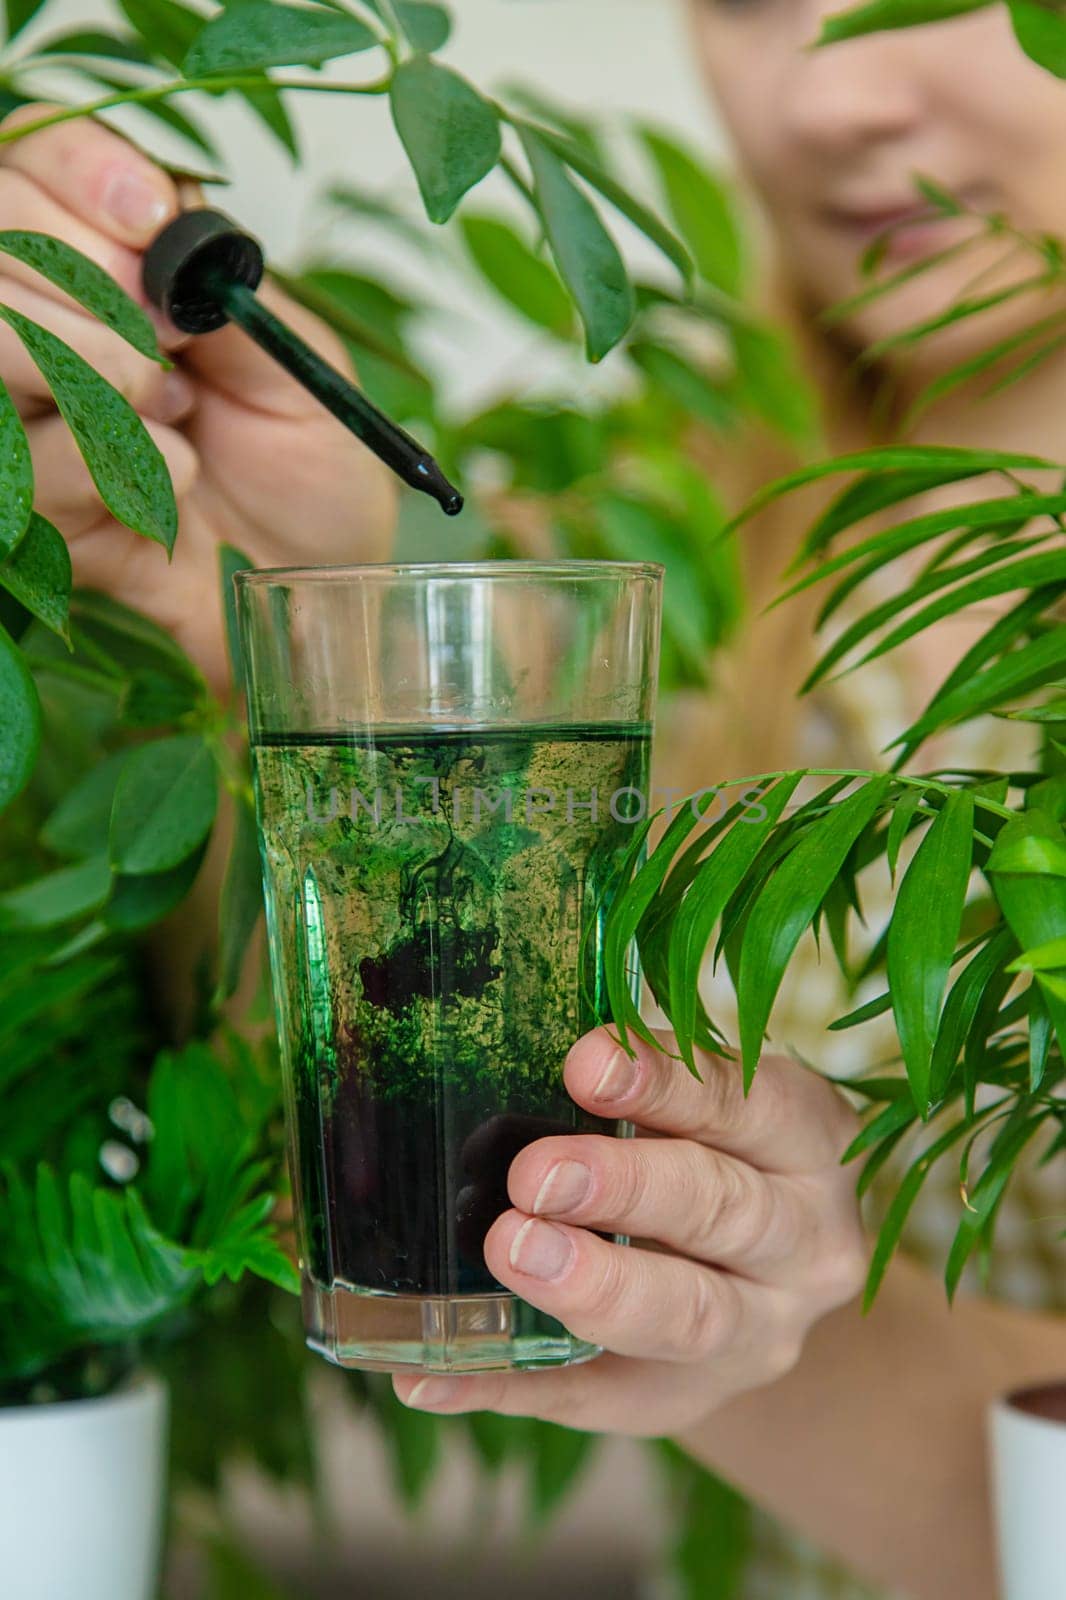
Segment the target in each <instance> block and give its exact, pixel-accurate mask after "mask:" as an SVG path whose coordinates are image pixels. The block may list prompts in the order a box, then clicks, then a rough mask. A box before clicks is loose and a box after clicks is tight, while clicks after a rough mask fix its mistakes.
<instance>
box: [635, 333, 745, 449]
mask: <svg viewBox="0 0 1066 1600" xmlns="http://www.w3.org/2000/svg"><path fill="white" fill-rule="evenodd" d="M626 354H627V355H628V356H629V359H630V360H631V361H632V362H633V363H634V364H635V365H636V366H637V367H639V368H640V370H641V372H643V373H644V375H645V377H646V378H648V379H650V380H651V382H652V383H654V384H656V385H658V387H659V388H660V389H662V390H663V391H664V393H665V394H666V395H667V396H669V398H670V399H672V400H675V401H676V402H677V404H678V405H680V406H682V407H683V408H684V410H686V411H688V412H691V414H692V416H694V417H699V419H700V420H701V421H702V422H706V423H707V424H708V425H709V426H710V427H712V428H717V429H718V430H719V431H720V432H725V431H727V430H728V429H730V428H732V427H734V426H735V425H736V422H737V407H736V404H735V402H734V401H733V400H732V398H731V397H730V395H729V394H728V392H727V391H726V390H725V389H724V388H723V387H722V385H721V384H720V383H718V382H715V381H714V379H712V378H711V377H710V375H709V374H708V373H706V372H701V371H700V369H699V368H698V367H695V366H693V364H692V362H691V361H689V360H687V359H686V358H685V357H684V356H683V355H681V354H680V352H679V351H677V350H674V349H672V348H671V347H670V346H669V345H666V344H656V343H652V341H651V340H648V339H632V340H631V341H630V343H629V344H628V346H627V347H626Z"/></svg>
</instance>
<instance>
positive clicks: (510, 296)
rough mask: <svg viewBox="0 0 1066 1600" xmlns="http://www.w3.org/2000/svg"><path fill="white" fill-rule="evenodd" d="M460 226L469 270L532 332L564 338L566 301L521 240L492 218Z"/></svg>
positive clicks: (568, 319)
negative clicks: (534, 327) (470, 263)
mask: <svg viewBox="0 0 1066 1600" xmlns="http://www.w3.org/2000/svg"><path fill="white" fill-rule="evenodd" d="M460 226H461V228H462V233H463V239H464V242H465V244H466V247H467V249H468V250H469V252H470V254H471V256H472V258H473V260H474V264H475V266H476V267H477V269H478V271H479V272H480V273H481V275H482V277H484V278H486V279H487V280H488V282H489V283H490V284H491V285H492V287H493V288H494V289H495V290H496V293H497V294H499V295H501V296H502V297H503V299H504V300H506V301H507V303H508V305H510V306H512V307H513V308H514V310H516V311H517V312H518V313H519V314H520V315H521V316H523V317H526V318H527V319H528V320H529V321H530V322H533V323H535V324H536V325H537V327H539V328H547V330H548V332H549V333H553V334H554V335H555V336H556V338H557V339H566V338H569V336H570V333H571V330H572V328H573V325H574V315H573V309H572V307H571V303H570V297H569V296H568V294H567V293H566V290H565V289H564V288H563V286H562V284H561V283H560V282H559V278H558V276H557V275H556V273H555V272H553V270H552V268H551V267H550V266H549V265H548V263H547V262H546V261H542V260H541V258H540V257H539V256H537V255H534V253H533V251H532V250H531V249H530V248H529V246H528V245H527V244H526V242H525V240H524V239H523V238H522V237H521V235H520V234H519V233H517V232H516V231H515V229H514V228H512V227H511V226H510V224H509V223H506V222H502V221H501V220H500V219H499V218H498V217H487V216H469V215H467V216H464V217H463V218H462V219H461V223H460Z"/></svg>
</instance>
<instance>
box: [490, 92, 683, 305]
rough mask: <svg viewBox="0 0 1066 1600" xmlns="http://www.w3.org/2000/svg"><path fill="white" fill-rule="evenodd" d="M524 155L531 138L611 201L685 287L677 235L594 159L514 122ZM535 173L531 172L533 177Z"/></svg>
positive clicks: (544, 131)
mask: <svg viewBox="0 0 1066 1600" xmlns="http://www.w3.org/2000/svg"><path fill="white" fill-rule="evenodd" d="M515 126H516V127H517V128H518V132H519V135H520V137H521V139H522V143H523V145H524V146H525V149H526V154H527V155H529V140H530V139H531V138H532V139H534V140H536V141H538V142H539V143H540V144H541V145H542V146H544V147H546V148H547V149H548V150H550V151H551V152H552V154H553V155H554V156H555V157H556V158H557V160H559V161H560V162H562V163H563V165H564V166H567V167H569V168H570V169H571V170H572V171H573V172H576V173H578V175H579V176H580V177H582V178H584V180H585V182H586V183H589V184H591V185H592V187H593V188H594V189H596V190H598V191H599V193H600V194H602V196H603V198H604V199H605V200H608V201H610V203H611V205H612V206H614V208H615V210H616V211H620V212H621V213H622V215H623V217H625V218H627V220H628V221H629V222H631V223H632V224H633V226H634V227H635V228H637V229H639V231H640V232H641V233H642V234H644V236H645V238H647V239H650V240H651V242H652V244H654V245H655V246H656V247H657V248H658V249H659V250H661V251H662V253H663V255H664V256H666V258H667V260H669V261H672V262H673V264H674V266H675V267H676V268H677V270H678V272H680V274H681V276H682V277H683V278H684V279H685V281H686V283H687V282H688V281H689V280H690V279H691V277H692V273H693V264H692V257H691V256H690V255H689V253H688V250H687V249H686V247H685V246H684V245H683V244H682V242H681V240H680V239H679V238H678V237H677V236H676V234H673V233H671V231H670V229H669V228H668V227H666V226H665V224H664V223H662V222H661V221H660V220H659V218H658V217H657V216H656V215H655V213H654V212H653V211H649V210H648V208H647V206H644V205H641V203H640V201H639V200H637V199H636V198H635V196H634V195H633V194H632V192H631V191H630V190H629V189H628V188H626V186H625V185H624V184H621V183H618V182H616V181H615V179H614V178H612V177H611V175H610V173H609V172H607V171H606V170H605V169H604V168H603V167H602V166H601V165H600V163H599V162H598V161H596V160H595V158H594V157H592V156H590V155H589V154H588V152H587V150H585V149H584V148H583V146H581V145H580V144H575V143H574V142H573V141H572V140H570V139H566V138H563V137H562V136H561V135H560V134H558V133H556V132H555V131H554V129H552V128H544V127H541V126H539V125H537V126H534V125H533V124H532V123H522V122H516V124H515ZM535 176H536V173H535V172H534V177H535Z"/></svg>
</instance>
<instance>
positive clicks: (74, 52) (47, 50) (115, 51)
mask: <svg viewBox="0 0 1066 1600" xmlns="http://www.w3.org/2000/svg"><path fill="white" fill-rule="evenodd" d="M36 54H37V55H40V56H49V55H52V56H98V57H99V58H100V59H101V60H105V61H131V62H136V63H137V64H138V65H139V66H143V65H146V64H147V62H148V59H149V57H148V54H147V52H146V51H145V50H144V49H142V47H141V45H140V44H139V43H138V41H137V40H136V39H135V38H134V37H133V35H132V34H118V33H111V32H109V31H108V30H107V29H105V28H74V29H71V30H70V31H69V32H67V33H57V34H56V35H55V36H54V38H51V39H46V40H45V41H44V42H43V43H42V44H39V45H37V47H36Z"/></svg>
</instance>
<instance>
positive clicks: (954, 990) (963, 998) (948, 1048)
mask: <svg viewBox="0 0 1066 1600" xmlns="http://www.w3.org/2000/svg"><path fill="white" fill-rule="evenodd" d="M1013 948H1014V940H1013V938H1012V936H1011V932H1010V929H1009V928H1007V927H1005V926H1002V925H1001V926H1000V928H999V930H998V932H997V933H995V934H994V935H993V937H992V938H991V939H990V940H989V941H988V943H987V944H986V945H985V946H984V948H983V949H981V950H979V951H978V953H977V955H976V956H975V957H974V959H973V960H972V961H971V962H970V963H969V965H968V966H966V967H965V968H964V969H963V971H962V972H961V973H960V975H959V977H958V978H957V979H956V980H955V982H954V983H953V984H952V986H951V991H950V993H949V994H948V997H947V1001H946V1002H945V1005H944V1012H943V1015H942V1017H941V1019H940V1026H939V1028H938V1030H937V1036H936V1043H935V1045H934V1046H933V1058H932V1063H931V1066H930V1078H929V1099H930V1101H931V1102H932V1104H933V1105H939V1103H940V1101H941V1100H942V1099H943V1098H944V1096H945V1095H946V1094H947V1093H948V1091H949V1089H950V1087H951V1083H952V1076H953V1074H954V1071H955V1067H956V1064H957V1062H958V1058H959V1051H960V1050H961V1049H962V1048H963V1046H964V1044H967V1045H968V1046H969V1048H970V1051H971V1054H972V1052H973V1050H974V1049H975V1048H977V1045H978V1040H977V1039H976V1038H975V1037H974V1028H975V1024H976V1022H977V1019H978V1017H979V1015H982V1014H981V1003H982V1001H983V1000H984V998H985V996H986V995H988V994H990V993H991V992H992V986H993V985H998V983H999V981H1000V974H1001V970H1002V967H1003V962H1004V959H1005V957H1006V956H1008V955H1009V954H1010V952H1011V950H1012V949H1013ZM982 1021H983V1015H982Z"/></svg>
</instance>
